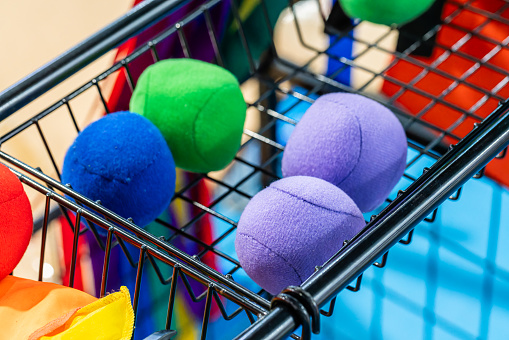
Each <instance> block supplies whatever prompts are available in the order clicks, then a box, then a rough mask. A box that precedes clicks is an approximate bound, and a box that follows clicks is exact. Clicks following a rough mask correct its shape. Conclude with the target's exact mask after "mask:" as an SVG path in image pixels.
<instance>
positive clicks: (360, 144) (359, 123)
mask: <svg viewBox="0 0 509 340" xmlns="http://www.w3.org/2000/svg"><path fill="white" fill-rule="evenodd" d="M352 115H353V116H354V118H355V120H356V121H357V125H358V126H359V139H360V142H359V156H358V157H357V162H356V163H355V165H354V166H353V168H352V170H350V172H349V173H348V175H346V176H345V177H344V178H343V179H342V180H341V181H340V182H339V183H337V184H336V186H339V185H341V183H343V182H344V181H345V180H346V179H347V178H348V177H350V175H351V174H353V171H354V170H355V168H357V165H359V163H360V160H361V156H362V127H361V122H360V121H359V118H357V116H356V115H355V113H352Z"/></svg>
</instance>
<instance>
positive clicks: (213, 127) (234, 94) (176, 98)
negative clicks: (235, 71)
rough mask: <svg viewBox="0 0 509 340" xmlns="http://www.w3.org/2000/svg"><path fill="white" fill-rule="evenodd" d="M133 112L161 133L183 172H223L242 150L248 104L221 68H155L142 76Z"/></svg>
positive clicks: (185, 64)
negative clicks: (240, 148)
mask: <svg viewBox="0 0 509 340" xmlns="http://www.w3.org/2000/svg"><path fill="white" fill-rule="evenodd" d="M129 106H130V110H131V111H132V112H136V113H139V114H141V115H143V116H145V117H146V118H148V119H149V120H150V121H151V122H152V123H154V125H156V126H157V127H158V128H159V130H161V133H162V134H163V136H164V138H165V139H166V142H167V143H168V146H169V147H170V150H171V153H172V154H173V158H174V160H175V164H176V166H178V167H180V168H182V169H184V170H187V171H193V172H202V173H206V172H209V171H216V170H221V169H223V168H225V167H226V166H227V165H228V164H229V163H230V162H231V161H232V159H233V158H234V157H235V154H236V153H237V151H238V149H239V147H240V140H241V137H242V133H243V128H244V121H245V119H246V103H245V102H244V97H243V96H242V92H241V91H240V87H239V83H238V81H237V79H236V78H235V77H234V76H233V75H232V74H231V73H230V72H228V71H227V70H225V69H223V68H221V67H219V66H217V65H213V64H209V63H206V62H202V61H199V60H193V59H168V60H163V61H160V62H157V63H156V64H154V65H151V66H150V67H148V68H147V69H146V70H145V71H144V72H143V73H142V75H141V76H140V78H139V80H138V84H137V85H136V88H135V90H134V93H133V95H132V97H131V102H130V104H129Z"/></svg>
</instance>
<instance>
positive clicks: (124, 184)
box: [62, 112, 176, 230]
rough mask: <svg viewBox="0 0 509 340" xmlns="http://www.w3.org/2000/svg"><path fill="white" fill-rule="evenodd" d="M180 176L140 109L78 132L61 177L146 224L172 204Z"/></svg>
mask: <svg viewBox="0 0 509 340" xmlns="http://www.w3.org/2000/svg"><path fill="white" fill-rule="evenodd" d="M175 176H176V174H175V163H174V161H173V157H172V155H171V152H170V150H169V148H168V146H167V145H166V142H165V140H164V138H163V136H162V135H161V133H160V132H159V130H158V129H157V127H155V126H154V125H153V124H152V123H151V122H150V121H149V120H148V119H146V118H144V117H142V116H140V115H138V114H135V113H131V112H118V113H112V114H109V115H107V116H105V117H103V118H101V119H99V120H97V121H95V122H94V123H92V124H90V125H89V126H87V128H85V129H84V130H83V131H81V132H80V133H79V134H78V136H77V137H76V139H75V141H74V143H73V144H72V145H71V147H70V148H69V150H68V151H67V154H66V156H65V159H64V166H63V171H62V182H63V183H70V184H71V185H72V188H73V189H74V190H75V191H77V192H78V193H80V194H82V195H84V196H86V197H88V198H89V199H92V200H94V201H95V200H101V203H102V205H103V206H104V207H105V208H107V209H110V210H112V211H113V212H115V213H117V214H118V215H120V216H122V217H124V218H129V217H132V218H133V220H134V223H135V224H136V225H138V226H140V227H143V226H146V225H147V224H148V223H150V222H152V221H153V220H154V219H155V218H157V217H158V216H159V215H160V214H161V213H162V212H163V211H164V210H165V209H166V208H167V207H168V205H169V204H170V201H171V198H172V196H173V193H174V191H175ZM99 229H100V230H102V228H99Z"/></svg>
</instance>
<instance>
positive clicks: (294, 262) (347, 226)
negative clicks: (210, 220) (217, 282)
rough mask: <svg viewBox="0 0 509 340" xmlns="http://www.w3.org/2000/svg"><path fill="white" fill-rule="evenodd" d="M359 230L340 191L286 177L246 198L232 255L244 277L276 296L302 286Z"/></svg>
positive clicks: (360, 223)
mask: <svg viewBox="0 0 509 340" xmlns="http://www.w3.org/2000/svg"><path fill="white" fill-rule="evenodd" d="M364 225H365V221H364V218H363V216H362V213H361V212H360V210H359V208H357V206H356V205H355V203H354V202H353V201H352V199H351V198H350V197H348V196H347V195H346V194H345V193H344V192H343V191H342V190H341V189H339V188H337V187H335V186H334V185H332V184H330V183H328V182H326V181H324V180H321V179H319V178H314V177H306V176H295V177H288V178H284V179H281V180H279V181H277V182H274V183H272V184H271V185H270V186H269V187H268V188H266V189H264V190H262V191H260V192H259V193H258V194H256V195H255V196H254V197H253V198H252V199H251V201H250V202H249V204H248V205H247V206H246V208H245V209H244V212H243V213H242V216H241V217H240V221H239V224H238V227H237V236H236V239H235V250H236V251H237V255H238V257H239V261H240V264H241V265H242V267H243V268H244V270H245V271H246V273H247V274H248V275H249V277H250V278H251V279H253V280H254V281H255V282H256V283H257V284H258V285H260V287H262V288H263V289H265V290H266V291H268V292H269V293H271V294H273V295H275V294H278V293H279V292H280V291H281V290H282V289H283V288H285V287H287V286H289V285H300V284H301V283H302V282H304V280H306V279H307V278H308V277H309V276H310V275H311V274H313V272H314V269H315V267H316V266H320V265H322V264H324V263H325V261H327V260H328V259H329V258H331V257H332V256H333V255H334V254H335V253H336V252H337V251H338V250H339V249H340V248H341V247H342V245H343V241H345V240H349V239H351V238H352V237H353V236H354V235H355V234H357V233H358V232H359V231H360V230H361V229H362V228H363V227H364Z"/></svg>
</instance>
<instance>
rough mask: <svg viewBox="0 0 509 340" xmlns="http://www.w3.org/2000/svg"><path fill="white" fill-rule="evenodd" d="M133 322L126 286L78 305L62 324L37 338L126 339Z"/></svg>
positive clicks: (131, 330)
mask: <svg viewBox="0 0 509 340" xmlns="http://www.w3.org/2000/svg"><path fill="white" fill-rule="evenodd" d="M133 325H134V312H133V308H132V306H131V298H130V296H129V290H128V289H127V288H126V287H121V288H120V291H119V292H117V293H113V294H110V295H108V296H105V297H103V298H102V299H99V300H97V301H95V302H93V303H91V304H89V305H87V306H85V307H83V308H80V309H78V310H77V311H76V312H75V313H74V315H72V316H71V317H70V318H69V319H68V320H67V321H66V322H65V324H63V325H62V326H60V327H58V328H57V329H55V330H53V331H51V332H50V333H48V334H46V335H44V336H41V337H40V338H38V339H40V340H71V339H72V340H88V339H100V340H128V339H130V338H131V335H132V332H133Z"/></svg>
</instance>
